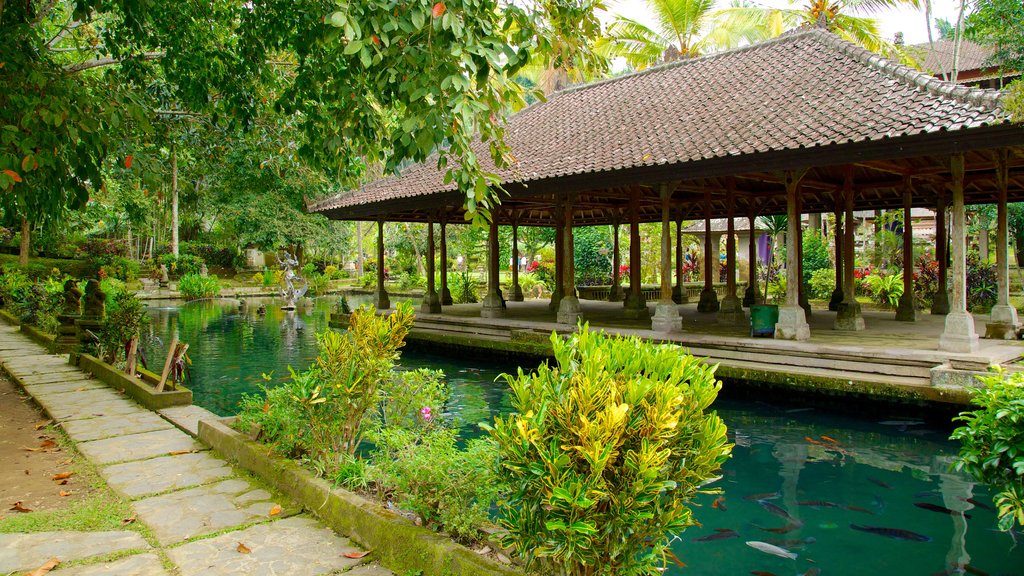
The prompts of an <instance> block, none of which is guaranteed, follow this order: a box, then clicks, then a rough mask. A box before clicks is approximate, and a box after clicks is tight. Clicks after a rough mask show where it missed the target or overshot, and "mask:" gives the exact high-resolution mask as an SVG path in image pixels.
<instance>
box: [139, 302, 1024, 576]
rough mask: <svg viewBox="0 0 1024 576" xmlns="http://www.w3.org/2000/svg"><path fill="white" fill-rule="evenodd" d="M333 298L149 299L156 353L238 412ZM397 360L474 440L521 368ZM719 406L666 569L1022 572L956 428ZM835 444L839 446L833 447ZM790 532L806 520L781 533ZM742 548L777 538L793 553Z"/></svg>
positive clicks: (1017, 548)
mask: <svg viewBox="0 0 1024 576" xmlns="http://www.w3.org/2000/svg"><path fill="white" fill-rule="evenodd" d="M334 301H335V300H334V298H330V299H320V300H317V301H316V304H315V305H314V306H313V307H312V308H310V309H308V310H300V311H299V312H293V313H288V312H284V311H281V310H280V309H279V303H275V302H274V301H267V302H268V310H267V314H266V316H259V315H257V314H256V306H257V305H258V301H253V300H251V301H250V302H254V303H253V304H251V305H250V306H249V308H248V310H247V312H245V313H239V312H238V306H237V302H235V301H232V300H217V301H207V302H197V303H191V304H185V305H167V306H161V305H159V304H151V306H150V313H151V314H152V319H153V322H152V326H153V336H155V337H156V338H157V339H158V341H154V342H152V343H151V344H149V345H148V355H149V356H150V358H153V359H161V360H162V358H163V357H164V355H165V354H166V346H167V345H168V344H169V342H170V340H171V338H175V337H176V338H178V339H179V340H182V341H185V342H188V343H189V345H190V348H189V357H190V358H191V360H192V367H191V370H192V384H191V387H192V391H193V393H194V400H195V403H196V404H198V405H200V406H203V407H205V408H207V409H209V410H212V411H214V412H216V413H218V414H223V415H228V414H232V413H234V411H235V409H236V406H237V404H238V400H239V399H240V398H241V395H242V394H244V393H257V392H258V391H259V386H258V384H259V383H260V382H262V377H261V374H264V373H271V372H272V373H273V377H274V379H275V380H278V379H283V377H284V376H285V375H286V374H287V373H288V372H287V366H288V365H291V366H293V367H295V368H296V369H304V368H305V367H307V366H308V364H309V362H310V361H311V359H312V358H313V357H314V356H315V352H316V351H315V334H316V331H317V330H324V329H326V328H327V320H328V316H329V312H330V308H331V306H332V305H333V303H334ZM351 302H352V304H353V305H355V304H358V303H359V300H358V299H352V300H351ZM157 363H159V360H158V361H157ZM401 364H402V366H404V367H407V368H416V367H431V368H434V369H442V370H444V372H445V374H446V375H447V377H448V382H449V385H450V388H451V391H452V402H451V404H450V406H449V407H448V410H449V412H450V414H451V415H452V416H454V417H456V418H458V421H459V422H461V423H462V424H463V430H464V431H465V432H466V433H468V434H473V433H474V432H475V423H477V422H481V421H485V420H489V419H490V418H491V417H492V416H493V415H494V414H497V413H502V412H507V411H509V410H510V404H509V402H508V394H507V392H506V389H505V385H504V383H503V382H501V381H497V382H496V381H495V378H496V377H497V376H498V375H499V374H501V373H502V372H506V371H513V370H515V368H516V366H514V365H511V364H508V363H507V362H495V361H492V360H489V359H488V358H487V357H486V356H485V355H482V354H464V355H460V356H454V355H453V356H440V355H434V354H426V353H422V352H418V351H416V350H414V349H413V350H406V351H405V352H404V353H403V355H402V361H401ZM716 408H717V410H718V411H719V413H720V414H721V416H722V417H723V419H724V420H725V422H726V423H727V424H728V426H729V437H730V440H732V441H733V442H735V444H736V448H735V450H734V451H733V457H732V459H730V460H729V462H728V463H727V464H726V465H725V466H724V468H723V473H724V474H723V477H722V479H721V480H720V481H719V482H718V483H717V486H718V487H719V488H720V489H721V490H722V491H723V493H722V494H721V495H720V496H701V497H700V498H699V499H698V500H697V502H696V504H697V506H695V510H694V512H695V516H696V518H697V520H698V521H699V522H700V523H701V524H702V526H695V527H692V528H691V529H689V530H687V531H686V532H685V534H683V535H682V537H681V538H680V539H679V540H678V541H676V542H675V543H674V544H673V551H674V552H675V554H676V555H677V556H678V558H679V559H680V561H681V562H683V563H685V564H686V567H685V568H682V567H678V566H676V565H670V568H669V570H668V571H667V572H666V574H668V575H670V576H685V575H702V576H703V575H708V576H711V575H723V576H725V575H729V576H733V575H743V574H762V575H771V574H774V575H777V576H794V575H800V574H821V575H822V576H831V575H850V576H854V575H857V576H861V575H885V574H893V575H901V576H914V575H922V576H929V575H940V574H961V573H966V574H991V575H1021V574H1024V542H1022V543H1021V545H1016V543H1015V541H1014V537H1013V536H1011V535H1006V534H1002V533H999V532H996V531H995V530H994V529H993V527H994V526H995V515H994V513H993V512H992V511H991V509H990V508H991V506H992V503H991V498H990V495H989V493H988V491H987V490H986V489H985V488H984V487H982V486H978V485H975V484H973V483H972V482H970V481H969V480H968V479H967V478H966V477H964V476H963V475H960V474H956V473H952V472H950V471H949V464H950V462H951V461H952V460H953V457H954V455H955V453H956V446H955V445H954V444H952V443H951V442H949V441H948V440H947V437H948V436H949V432H950V430H951V426H950V425H949V424H945V425H943V424H942V423H940V424H935V423H934V422H928V421H925V420H921V419H918V418H917V417H916V415H909V416H908V415H906V414H899V413H896V414H890V413H889V412H887V411H885V410H884V409H881V408H879V409H865V410H864V414H863V417H856V415H854V416H851V415H849V414H845V413H844V414H840V413H836V412H833V411H828V410H825V409H821V408H815V407H811V406H808V405H804V404H802V403H800V402H799V401H798V400H792V399H789V400H781V399H777V401H776V402H775V403H768V402H758V401H749V400H737V399H733V398H731V397H730V396H729V395H726V396H725V397H723V398H721V399H720V400H719V401H718V402H717V403H716ZM897 410H898V409H897ZM832 441H835V443H837V444H835V445H836V446H838V447H839V448H838V449H829V447H830V445H832ZM719 498H721V499H719ZM716 500H717V504H716ZM975 503H977V504H975ZM918 505H923V507H922V506H918ZM773 506H774V507H773ZM775 507H777V508H775ZM943 509H945V511H943ZM781 514H788V515H789V516H790V517H791V519H785V518H783V517H782V516H781ZM968 516H970V517H969V518H968ZM786 526H798V527H797V528H793V529H791V530H789V531H787V532H784V533H783V532H779V531H778V529H781V528H783V527H786ZM853 526H857V527H861V528H865V529H867V530H869V531H863V530H856V529H854V528H853ZM876 528H878V529H892V530H875V529H876ZM879 532H881V533H879ZM716 535H717V536H718V538H715V539H706V538H707V537H709V536H716ZM1016 537H1017V538H1020V537H1021V536H1020V535H1017V536H1016ZM908 538H910V539H908ZM748 542H761V543H766V544H771V545H775V546H778V547H780V548H783V549H785V551H788V552H789V553H791V554H796V558H795V559H790V558H781V557H778V556H775V555H772V554H770V553H767V552H763V551H761V550H758V549H755V548H754V547H752V546H750V545H748V544H747V543H748ZM957 567H963V568H960V569H959V570H958V569H957ZM815 570H818V571H819V572H815Z"/></svg>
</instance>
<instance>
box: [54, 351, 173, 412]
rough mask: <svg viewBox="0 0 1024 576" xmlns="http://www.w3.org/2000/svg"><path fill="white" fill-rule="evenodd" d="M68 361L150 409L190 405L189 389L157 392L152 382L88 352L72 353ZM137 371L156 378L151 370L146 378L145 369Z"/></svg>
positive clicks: (144, 375) (144, 376)
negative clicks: (125, 371) (121, 369)
mask: <svg viewBox="0 0 1024 576" xmlns="http://www.w3.org/2000/svg"><path fill="white" fill-rule="evenodd" d="M68 363H69V364H71V365H72V366H78V367H79V368H81V369H82V370H83V371H85V372H88V373H90V374H92V375H93V376H95V377H96V378H98V379H99V380H100V381H102V382H104V383H105V384H107V385H108V386H110V387H112V388H116V389H118V390H124V393H125V394H126V395H128V396H129V397H130V398H132V399H134V400H135V401H136V402H138V403H139V404H141V405H143V406H145V407H146V408H149V409H150V410H163V409H164V408H170V407H171V406H191V405H192V391H191V390H189V389H187V388H182V387H181V386H176V387H175V389H174V390H167V391H165V392H157V391H156V390H155V388H154V386H153V385H152V384H149V383H147V382H145V381H144V380H143V379H140V378H136V377H134V376H129V375H128V374H125V373H124V372H121V371H120V370H118V369H117V368H114V367H113V366H111V365H110V364H107V363H106V362H104V361H102V360H100V359H99V358H96V357H95V356H92V355H90V354H72V355H71V358H70V359H69V361H68ZM139 373H140V374H142V375H143V378H145V379H146V380H154V379H158V377H157V376H156V375H155V374H153V373H152V372H149V373H148V375H149V378H146V376H147V372H146V371H144V370H142V369H140V370H139Z"/></svg>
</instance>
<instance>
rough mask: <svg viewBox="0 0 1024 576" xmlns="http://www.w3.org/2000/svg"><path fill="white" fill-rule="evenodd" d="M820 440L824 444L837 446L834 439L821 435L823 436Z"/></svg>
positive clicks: (836, 441)
mask: <svg viewBox="0 0 1024 576" xmlns="http://www.w3.org/2000/svg"><path fill="white" fill-rule="evenodd" d="M821 439H822V440H824V441H825V442H828V443H830V444H839V441H838V440H836V439H835V438H829V437H828V436H824V435H823V436H821Z"/></svg>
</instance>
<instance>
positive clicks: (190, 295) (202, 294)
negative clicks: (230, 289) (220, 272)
mask: <svg viewBox="0 0 1024 576" xmlns="http://www.w3.org/2000/svg"><path fill="white" fill-rule="evenodd" d="M178 292H179V293H181V297H182V298H184V299H185V300H189V301H192V300H200V299H203V298H213V297H214V296H217V295H219V294H220V281H218V280H217V277H216V276H202V275H199V274H186V275H184V276H182V277H181V279H180V280H178Z"/></svg>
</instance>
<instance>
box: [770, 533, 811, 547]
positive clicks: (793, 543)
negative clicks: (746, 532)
mask: <svg viewBox="0 0 1024 576" xmlns="http://www.w3.org/2000/svg"><path fill="white" fill-rule="evenodd" d="M817 541H818V540H817V538H815V537H814V536H808V537H807V538H768V539H767V540H765V542H767V543H769V544H774V545H776V546H782V547H783V548H799V547H801V546H803V545H805V544H814V543H815V542H817Z"/></svg>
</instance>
